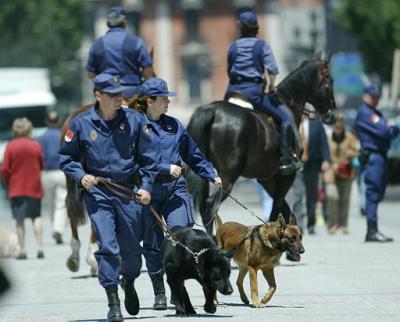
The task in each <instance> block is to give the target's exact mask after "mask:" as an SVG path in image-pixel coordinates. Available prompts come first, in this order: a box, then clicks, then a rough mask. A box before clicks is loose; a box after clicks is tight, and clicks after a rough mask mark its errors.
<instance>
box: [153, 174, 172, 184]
mask: <svg viewBox="0 0 400 322" xmlns="http://www.w3.org/2000/svg"><path fill="white" fill-rule="evenodd" d="M174 180H176V178H174V177H173V176H171V175H170V174H159V175H157V177H156V180H155V182H156V183H164V182H172V181H174Z"/></svg>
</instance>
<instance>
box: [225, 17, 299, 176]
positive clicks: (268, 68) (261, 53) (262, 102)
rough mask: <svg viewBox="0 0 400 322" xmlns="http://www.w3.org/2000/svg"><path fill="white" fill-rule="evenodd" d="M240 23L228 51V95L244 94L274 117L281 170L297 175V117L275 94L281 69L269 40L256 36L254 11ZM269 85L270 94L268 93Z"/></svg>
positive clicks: (257, 107) (240, 19)
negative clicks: (277, 133) (294, 126)
mask: <svg viewBox="0 0 400 322" xmlns="http://www.w3.org/2000/svg"><path fill="white" fill-rule="evenodd" d="M238 25H239V28H240V37H239V38H238V39H237V40H236V41H235V42H233V43H232V44H231V46H230V47H229V51H228V76H229V86H228V89H227V92H226V95H225V97H226V98H228V97H229V96H230V95H231V94H232V93H240V94H242V95H244V96H245V97H246V98H247V99H249V100H250V101H251V102H252V103H253V106H254V108H255V109H256V110H259V111H263V112H265V113H267V114H268V115H270V116H272V118H273V119H274V120H275V122H277V123H278V125H279V126H280V132H281V144H280V149H281V151H280V152H281V157H280V170H281V172H282V174H284V175H290V174H293V173H294V172H296V170H297V169H298V166H297V164H296V162H295V160H294V159H293V157H292V153H291V152H292V139H293V131H292V130H293V120H292V117H291V116H290V115H289V114H288V113H287V112H286V110H285V109H284V108H283V106H281V105H280V104H279V102H278V101H277V98H276V97H275V94H276V87H275V79H276V75H277V74H278V73H279V70H278V66H277V63H276V60H275V57H274V54H273V52H272V49H271V46H270V45H269V43H268V42H266V41H264V40H261V39H258V38H257V37H256V36H257V34H258V29H259V26H258V22H257V16H256V15H255V14H254V13H253V12H251V11H246V12H243V13H241V14H240V15H239V20H238ZM264 74H265V75H266V77H265V75H264ZM267 84H268V92H269V94H270V95H267V94H266V93H265V92H264V90H265V87H266V85H267Z"/></svg>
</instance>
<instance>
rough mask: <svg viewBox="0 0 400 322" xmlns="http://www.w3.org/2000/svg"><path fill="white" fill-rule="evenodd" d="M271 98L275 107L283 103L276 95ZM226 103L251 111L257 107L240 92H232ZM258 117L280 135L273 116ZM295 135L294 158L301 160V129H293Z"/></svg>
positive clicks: (260, 114) (261, 113)
mask: <svg viewBox="0 0 400 322" xmlns="http://www.w3.org/2000/svg"><path fill="white" fill-rule="evenodd" d="M269 98H270V100H271V102H272V103H273V104H274V105H279V104H281V102H280V101H279V98H278V97H277V96H276V95H273V96H269ZM225 101H228V102H229V103H231V104H234V105H236V106H239V107H242V108H245V109H250V110H254V106H255V103H254V102H253V101H252V100H251V99H249V98H247V97H246V96H245V95H243V94H242V93H240V92H231V93H229V94H227V95H226V96H225ZM283 105H284V107H285V108H286V110H287V111H288V112H289V115H292V112H291V110H290V109H289V108H287V106H286V105H285V104H283ZM257 115H258V116H259V117H260V119H261V120H262V121H263V122H264V124H265V125H266V126H272V127H273V128H275V129H276V130H277V132H278V133H279V132H280V131H279V126H278V124H277V123H276V122H275V121H274V119H273V118H272V117H271V116H269V115H268V114H266V113H263V112H258V113H257ZM293 135H294V140H293V147H292V151H293V155H294V157H295V158H296V159H299V157H298V156H299V155H301V151H302V150H303V144H302V141H301V137H300V132H299V129H298V128H297V127H293ZM279 136H280V135H279Z"/></svg>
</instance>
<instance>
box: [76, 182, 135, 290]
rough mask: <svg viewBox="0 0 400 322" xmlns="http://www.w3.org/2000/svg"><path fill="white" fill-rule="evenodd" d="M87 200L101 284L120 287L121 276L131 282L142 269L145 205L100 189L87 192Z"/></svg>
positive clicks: (95, 188) (97, 187) (85, 197)
mask: <svg viewBox="0 0 400 322" xmlns="http://www.w3.org/2000/svg"><path fill="white" fill-rule="evenodd" d="M130 188H132V189H133V187H130ZM84 201H85V204H86V207H87V210H88V213H89V217H90V221H91V222H92V225H93V230H94V233H95V236H96V240H97V245H98V246H99V250H98V251H97V252H96V253H95V257H96V260H97V263H98V268H99V281H100V284H101V285H102V286H103V287H104V288H106V287H109V286H114V285H118V282H119V275H120V274H121V275H122V276H123V277H125V278H126V279H129V280H133V279H135V278H136V277H138V276H139V274H140V269H141V267H142V259H141V247H140V240H141V239H142V232H141V228H142V216H141V211H142V206H141V205H140V204H138V203H135V202H133V201H129V200H123V199H121V198H119V197H117V196H115V195H113V194H111V193H110V192H108V191H107V188H104V187H100V186H94V187H93V188H92V189H90V191H89V192H85V194H84Z"/></svg>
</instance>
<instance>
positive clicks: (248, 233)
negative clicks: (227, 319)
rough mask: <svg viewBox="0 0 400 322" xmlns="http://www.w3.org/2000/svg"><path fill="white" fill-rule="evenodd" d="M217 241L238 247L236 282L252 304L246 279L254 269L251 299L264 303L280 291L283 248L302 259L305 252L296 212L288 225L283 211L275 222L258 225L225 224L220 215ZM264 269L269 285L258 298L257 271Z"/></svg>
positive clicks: (256, 304) (257, 304)
mask: <svg viewBox="0 0 400 322" xmlns="http://www.w3.org/2000/svg"><path fill="white" fill-rule="evenodd" d="M215 221H216V225H217V235H216V239H217V244H218V248H220V249H221V250H222V251H227V250H230V249H236V252H235V254H234V257H233V260H234V261H235V262H236V264H237V265H238V266H239V276H238V279H237V281H236V285H237V287H238V289H239V293H240V299H241V300H242V302H243V303H245V304H249V300H248V298H247V296H246V294H245V292H244V289H243V279H244V277H245V276H246V274H247V272H249V273H250V288H251V301H252V305H251V306H253V307H256V308H261V307H264V306H265V305H266V304H267V303H268V301H269V300H270V299H271V297H272V295H273V294H274V293H275V291H276V282H275V275H274V268H275V266H277V265H278V264H279V260H280V258H281V256H282V254H283V252H286V251H288V252H290V254H291V255H292V256H293V258H296V259H298V260H300V254H302V253H304V247H303V244H302V243H301V239H302V236H301V232H300V229H299V228H298V227H297V222H296V217H295V216H294V215H293V214H292V215H291V217H290V223H289V224H288V225H287V224H286V223H285V220H284V218H283V216H282V215H279V217H278V219H277V220H276V221H273V222H269V223H266V224H263V225H258V226H244V225H242V224H239V223H237V222H227V223H225V224H222V221H221V218H220V217H219V216H216V218H215ZM258 270H262V272H263V275H264V277H265V279H266V280H267V282H268V285H269V289H268V291H267V292H266V293H265V295H264V297H263V298H262V299H261V302H260V300H259V298H258V282H257V271H258Z"/></svg>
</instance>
